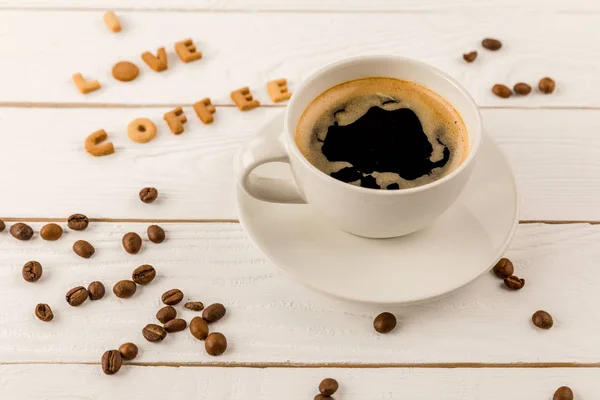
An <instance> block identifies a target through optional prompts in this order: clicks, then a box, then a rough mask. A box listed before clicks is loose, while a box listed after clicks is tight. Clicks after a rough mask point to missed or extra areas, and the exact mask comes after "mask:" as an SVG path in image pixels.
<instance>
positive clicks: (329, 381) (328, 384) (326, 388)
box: [319, 378, 339, 396]
mask: <svg viewBox="0 0 600 400" xmlns="http://www.w3.org/2000/svg"><path fill="white" fill-rule="evenodd" d="M338 387H339V385H338V382H337V381H336V380H335V379H333V378H326V379H323V380H322V381H321V383H320V384H319V392H321V394H322V395H323V396H331V395H332V394H334V393H335V392H337V390H338Z"/></svg>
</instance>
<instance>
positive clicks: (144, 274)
mask: <svg viewBox="0 0 600 400" xmlns="http://www.w3.org/2000/svg"><path fill="white" fill-rule="evenodd" d="M155 277H156V270H155V269H154V267H153V266H152V265H148V264H144V265H140V266H139V267H137V268H136V269H134V270H133V273H132V274H131V279H132V280H133V281H134V282H135V283H137V284H138V285H147V284H149V283H150V282H152V281H153V280H154V278H155Z"/></svg>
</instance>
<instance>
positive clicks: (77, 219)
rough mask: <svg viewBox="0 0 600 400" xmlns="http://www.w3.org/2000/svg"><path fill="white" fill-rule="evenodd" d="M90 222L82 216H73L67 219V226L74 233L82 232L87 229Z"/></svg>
mask: <svg viewBox="0 0 600 400" xmlns="http://www.w3.org/2000/svg"><path fill="white" fill-rule="evenodd" d="M89 223H90V221H89V220H88V217H86V216H85V215H83V214H73V215H71V216H70V217H69V218H67V226H68V227H69V228H70V229H73V230H74V231H82V230H84V229H85V228H87V227H88V225H89Z"/></svg>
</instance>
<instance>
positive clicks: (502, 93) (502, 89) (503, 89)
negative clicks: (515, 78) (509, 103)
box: [492, 84, 512, 99]
mask: <svg viewBox="0 0 600 400" xmlns="http://www.w3.org/2000/svg"><path fill="white" fill-rule="evenodd" d="M492 92H493V93H494V94H495V95H496V96H498V97H502V98H503V99H508V98H509V97H510V96H512V92H511V91H510V89H509V88H508V86H506V85H501V84H496V85H494V87H493V88H492Z"/></svg>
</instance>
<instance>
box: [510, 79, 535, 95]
mask: <svg viewBox="0 0 600 400" xmlns="http://www.w3.org/2000/svg"><path fill="white" fill-rule="evenodd" d="M513 90H514V91H515V93H518V94H520V95H521V96H526V95H528V94H529V93H530V92H531V86H529V85H528V84H526V83H523V82H519V83H517V84H516V85H515V86H513Z"/></svg>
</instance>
